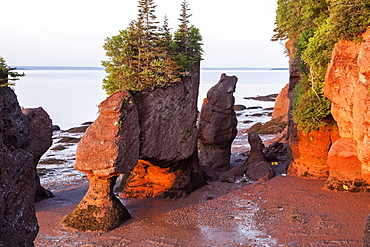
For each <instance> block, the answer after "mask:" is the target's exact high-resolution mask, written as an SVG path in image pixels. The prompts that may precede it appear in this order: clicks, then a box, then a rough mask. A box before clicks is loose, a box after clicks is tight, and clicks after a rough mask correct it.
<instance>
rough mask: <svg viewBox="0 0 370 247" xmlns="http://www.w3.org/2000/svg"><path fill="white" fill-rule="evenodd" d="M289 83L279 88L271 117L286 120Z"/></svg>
mask: <svg viewBox="0 0 370 247" xmlns="http://www.w3.org/2000/svg"><path fill="white" fill-rule="evenodd" d="M288 89H289V83H288V84H286V85H285V87H284V88H283V89H282V90H281V92H280V93H279V94H278V96H277V97H276V100H275V105H274V111H273V112H272V117H271V118H272V119H276V118H281V121H284V122H287V121H288V112H289V106H290V100H289V97H288Z"/></svg>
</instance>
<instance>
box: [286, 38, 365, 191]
mask: <svg viewBox="0 0 370 247" xmlns="http://www.w3.org/2000/svg"><path fill="white" fill-rule="evenodd" d="M363 37H364V40H365V41H364V42H355V41H354V42H351V41H340V42H338V43H337V44H336V45H335V48H334V50H333V54H332V59H331V62H330V66H329V68H328V70H327V74H326V78H325V94H326V96H327V97H328V98H329V99H330V101H331V102H332V110H331V112H332V115H333V117H334V119H335V120H336V122H337V124H338V130H336V129H335V128H330V129H329V128H323V129H320V130H319V131H314V132H311V133H308V134H305V133H302V132H300V131H297V129H296V128H295V127H294V125H293V124H292V123H291V124H290V129H289V136H290V137H289V143H290V151H291V152H290V154H289V156H290V158H291V164H290V167H289V174H291V175H295V176H300V177H307V178H318V179H326V178H327V181H326V183H325V187H326V188H328V189H332V190H349V191H361V190H365V191H367V190H368V189H369V188H370V186H369V183H370V148H369V146H370V145H369V144H370V31H368V32H367V33H365V34H364V35H363ZM291 71H292V70H291ZM293 76H294V75H293ZM291 78H292V74H291ZM293 82H295V80H293ZM294 86H295V84H294V85H293V84H292V80H291V82H290V88H294ZM290 97H291V98H292V97H294V95H290Z"/></svg>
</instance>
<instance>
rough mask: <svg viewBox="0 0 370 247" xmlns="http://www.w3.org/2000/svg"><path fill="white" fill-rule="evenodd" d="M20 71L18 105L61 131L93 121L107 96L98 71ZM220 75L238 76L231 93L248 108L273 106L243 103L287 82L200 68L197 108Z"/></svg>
mask: <svg viewBox="0 0 370 247" xmlns="http://www.w3.org/2000/svg"><path fill="white" fill-rule="evenodd" d="M20 67H21V66H19V68H20ZM21 72H24V73H25V74H26V77H24V78H22V79H21V80H20V81H18V82H16V86H15V87H14V88H15V92H16V94H17V95H18V101H19V103H20V105H21V106H22V107H24V108H29V107H39V106H42V107H43V108H44V109H45V110H46V111H47V112H48V113H49V115H50V117H51V118H52V120H53V123H54V124H56V125H59V126H60V127H61V128H62V129H68V128H71V127H75V126H79V125H80V124H81V123H83V122H86V121H93V120H95V118H96V117H97V114H98V108H97V105H98V104H99V103H100V102H101V101H103V100H104V99H105V98H106V97H107V95H106V94H105V92H104V91H103V90H102V89H101V85H102V84H101V82H102V79H103V78H104V76H105V72H104V70H102V69H99V68H66V67H58V68H57V67H55V68H50V67H27V69H26V70H22V71H21ZM222 73H226V74H227V75H236V76H237V77H238V83H237V89H236V92H235V94H234V95H235V100H236V104H243V105H245V106H247V107H248V106H262V107H272V106H273V103H272V102H258V101H254V100H246V99H244V97H252V96H257V95H267V94H272V93H279V92H280V90H281V89H282V88H283V87H284V86H285V84H286V83H288V70H271V69H252V68H248V69H225V68H220V69H202V70H201V85H200V92H199V107H200V106H201V103H202V101H203V98H205V97H206V94H207V91H208V90H209V89H210V88H211V87H212V86H213V85H214V84H216V83H217V82H218V80H219V78H220V75H221V74H222Z"/></svg>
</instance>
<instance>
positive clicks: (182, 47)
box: [102, 0, 202, 94]
mask: <svg viewBox="0 0 370 247" xmlns="http://www.w3.org/2000/svg"><path fill="white" fill-rule="evenodd" d="M155 8H156V5H155V4H154V1H153V0H139V4H138V18H137V20H136V21H132V22H131V23H130V25H129V27H128V28H127V29H126V30H123V31H120V33H119V35H117V36H113V37H112V38H107V39H106V43H105V44H104V46H103V47H104V49H105V50H106V55H107V57H108V60H106V61H103V62H102V64H103V66H104V67H105V68H106V72H107V73H108V75H107V76H106V77H105V79H104V80H103V88H104V89H105V90H106V91H107V93H108V94H112V93H114V92H116V91H120V90H133V91H139V90H153V89H154V88H155V87H157V86H166V85H168V84H170V83H173V82H176V81H180V80H181V76H180V73H181V74H182V76H184V75H187V73H188V71H191V69H192V68H193V67H194V62H197V61H199V60H200V57H201V51H202V49H201V45H202V43H201V41H202V37H201V35H200V34H199V30H198V29H196V28H194V27H193V26H190V24H189V21H188V18H189V17H190V15H188V14H187V11H188V10H189V9H188V7H187V3H186V1H184V3H183V5H182V8H183V9H184V10H183V13H182V14H181V18H180V19H181V20H180V21H181V24H180V26H179V31H178V32H176V33H177V35H176V34H175V40H173V39H172V35H171V33H170V28H169V27H168V20H167V17H165V21H164V24H163V26H162V27H161V28H159V27H158V21H156V16H155V14H154V13H155ZM176 37H177V38H176Z"/></svg>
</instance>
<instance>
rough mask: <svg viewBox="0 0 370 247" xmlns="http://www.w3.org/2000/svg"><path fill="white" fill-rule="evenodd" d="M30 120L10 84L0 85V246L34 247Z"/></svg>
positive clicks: (35, 224) (32, 159) (32, 162)
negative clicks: (29, 147) (7, 85)
mask: <svg viewBox="0 0 370 247" xmlns="http://www.w3.org/2000/svg"><path fill="white" fill-rule="evenodd" d="M29 141H30V122H29V120H28V119H27V117H26V116H25V115H24V114H23V113H22V111H21V108H20V106H19V104H18V101H17V97H16V95H15V93H14V92H13V90H12V89H10V88H9V87H5V86H3V87H0V246H33V240H34V239H35V238H36V235H37V233H38V224H37V219H36V213H35V207H34V199H35V194H36V186H35V171H36V169H35V165H34V159H35V158H34V156H33V154H32V153H31V152H30V151H29V150H28V146H29Z"/></svg>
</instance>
